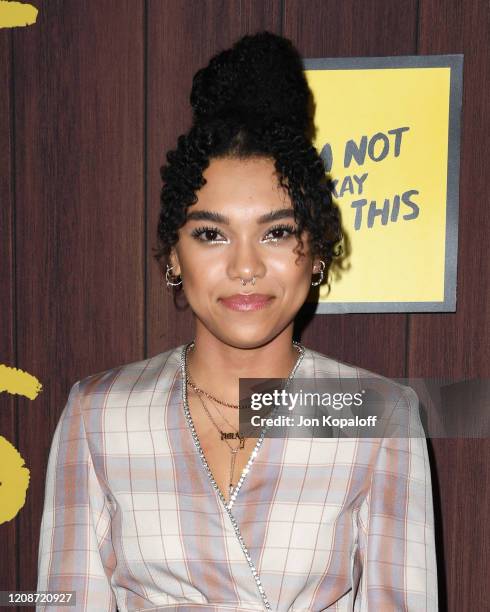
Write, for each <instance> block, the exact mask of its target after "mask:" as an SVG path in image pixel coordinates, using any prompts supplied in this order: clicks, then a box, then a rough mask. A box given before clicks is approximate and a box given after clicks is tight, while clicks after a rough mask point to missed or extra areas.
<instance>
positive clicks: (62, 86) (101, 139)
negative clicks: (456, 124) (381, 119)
mask: <svg viewBox="0 0 490 612" xmlns="http://www.w3.org/2000/svg"><path fill="white" fill-rule="evenodd" d="M32 4H34V5H35V6H37V7H38V9H39V16H38V21H37V23H36V24H35V25H34V26H30V27H27V28H17V29H12V30H7V29H4V30H0V87H1V91H2V95H1V96H0V162H1V172H0V198H1V205H0V223H1V230H2V241H1V243H0V278H1V281H2V317H1V318H0V363H6V364H10V365H14V366H16V367H19V368H22V369H24V370H27V371H29V372H31V373H33V374H35V375H36V376H37V377H38V378H39V379H40V380H41V381H42V382H43V393H42V394H41V395H40V396H39V397H38V398H37V399H36V400H35V401H34V402H30V401H29V400H25V399H23V398H20V397H13V396H9V395H7V394H5V393H3V394H1V395H0V402H1V406H0V434H1V435H4V436H5V437H6V438H7V439H9V440H10V441H12V443H13V444H15V446H16V447H17V448H18V449H19V451H20V452H21V454H22V456H23V457H24V458H25V460H26V464H27V466H28V467H29V468H30V471H31V482H30V487H29V490H28V496H27V501H26V504H25V506H24V507H23V509H22V510H21V511H20V513H19V514H18V516H17V517H16V519H15V520H13V521H10V522H9V523H4V524H3V525H0V542H1V543H2V546H3V549H4V551H6V554H4V555H2V556H0V590H34V589H35V585H36V579H37V569H36V566H37V546H38V538H39V526H40V520H41V513H42V503H43V496H44V477H45V470H46V464H47V458H48V452H49V446H50V443H51V439H52V435H53V432H54V428H55V426H56V423H57V421H58V419H59V416H60V413H61V411H62V409H63V407H64V404H65V402H66V399H67V395H68V391H69V388H70V386H71V385H72V384H73V383H74V382H76V381H77V380H79V379H81V378H83V377H85V376H87V375H89V374H92V373H95V372H98V371H101V370H104V369H107V368H110V367H113V366H115V365H119V364H122V363H126V362H129V361H134V360H137V359H143V358H145V357H147V356H150V355H154V354H156V353H158V352H161V351H164V350H167V349H168V348H171V347H173V346H176V345H178V344H181V343H183V342H187V341H189V340H191V339H192V337H193V333H194V328H193V320H192V315H191V313H190V311H189V310H185V311H177V310H176V309H175V307H174V305H173V301H172V299H171V294H170V293H169V292H168V291H167V289H166V286H165V284H164V283H163V282H162V279H161V278H160V276H159V272H158V269H157V266H156V263H155V262H154V260H153V256H152V247H154V246H155V244H156V241H155V237H156V221H157V216H158V210H159V191H160V176H159V168H160V166H161V165H162V163H163V162H164V160H165V153H166V151H167V150H169V149H170V148H173V147H174V146H175V144H176V139H177V136H178V135H179V134H180V133H182V132H184V131H186V130H187V129H188V127H189V125H190V118H191V111H190V106H189V104H188V96H189V93H190V87H191V82H192V75H193V74H194V72H195V71H196V70H197V69H198V68H200V67H201V66H203V65H205V64H206V63H207V61H208V60H209V58H210V56H211V55H212V54H214V53H215V52H217V51H218V50H220V49H223V48H225V47H228V46H229V45H231V44H232V43H233V42H234V41H235V40H236V39H238V38H239V37H240V36H242V35H243V34H245V33H253V32H256V31H258V30H262V29H269V30H271V31H273V32H276V33H279V34H284V35H285V36H288V37H290V38H291V39H292V40H293V41H294V43H295V44H296V45H297V46H298V48H299V50H300V52H301V53H302V55H303V56H304V57H349V56H383V55H415V54H418V53H419V54H440V53H464V55H465V60H464V88H463V122H462V146H461V175H460V221H459V254H458V287H457V311H456V312H455V313H442V314H441V313H430V314H347V315H317V316H315V317H313V318H312V319H311V320H308V319H307V318H305V319H304V320H302V319H301V318H299V320H298V329H301V330H302V334H301V340H302V342H303V343H304V344H306V345H307V346H309V347H311V348H313V349H315V350H319V351H321V352H323V353H326V354H328V355H331V356H333V357H336V358H338V359H342V360H344V361H348V362H350V363H355V364H357V365H360V366H362V367H366V368H368V369H371V370H374V371H377V372H380V373H382V374H384V375H386V376H392V377H403V376H426V377H429V376H439V375H441V376H442V375H444V376H448V377H454V378H478V377H481V378H483V377H487V378H488V377H489V369H490V368H489V363H490V348H489V342H488V338H489V329H488V327H489V317H488V304H489V302H490V293H489V292H490V289H489V283H488V280H489V275H490V269H489V267H490V264H489V257H488V249H487V236H488V235H489V232H490V227H489V215H488V213H487V207H488V202H487V199H488V198H487V183H486V177H487V175H488V172H489V167H488V159H489V150H488V140H485V130H486V132H487V133H488V118H487V116H488V112H487V113H486V112H485V111H486V110H487V109H486V108H485V106H486V104H485V103H486V100H487V99H488V91H489V90H488V85H489V62H488V48H487V35H488V27H489V9H488V3H487V2H486V1H485V0H466V1H465V2H461V0H343V1H342V2H338V1H334V0H309V1H308V2H306V1H304V0H192V1H191V0H187V1H184V0H146V1H144V0H104V1H103V2H100V1H96V0H89V1H87V2H83V3H81V2H77V1H76V0H64V1H63V0H49V1H45V2H41V1H40V0H32ZM334 95H335V93H334ZM429 452H430V455H431V462H432V470H433V480H434V496H435V497H434V501H435V512H436V520H437V526H438V527H437V529H438V549H439V560H438V563H439V584H440V594H439V597H440V609H441V610H449V611H456V610H457V611H459V610H486V609H490V600H489V595H488V588H487V581H488V575H489V574H490V571H489V570H490V567H489V555H488V552H487V551H488V548H489V546H490V539H489V527H488V523H487V521H486V518H487V516H486V514H487V511H488V508H489V507H490V494H489V491H490V486H489V485H490V483H489V480H490V476H489V473H490V470H489V469H488V467H489V460H490V445H489V443H488V440H469V441H468V440H467V441H463V440H441V439H437V440H436V439H434V440H430V441H429ZM22 609H24V610H25V608H22Z"/></svg>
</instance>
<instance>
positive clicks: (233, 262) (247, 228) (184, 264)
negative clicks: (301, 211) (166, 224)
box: [171, 158, 317, 348]
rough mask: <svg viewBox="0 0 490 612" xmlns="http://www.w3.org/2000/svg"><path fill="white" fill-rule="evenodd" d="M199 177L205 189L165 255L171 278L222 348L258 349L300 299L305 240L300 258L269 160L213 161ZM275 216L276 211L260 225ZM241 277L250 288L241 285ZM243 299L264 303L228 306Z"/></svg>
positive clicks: (308, 263)
mask: <svg viewBox="0 0 490 612" xmlns="http://www.w3.org/2000/svg"><path fill="white" fill-rule="evenodd" d="M203 176H204V178H205V179H206V181H207V183H206V185H204V187H202V188H201V189H200V190H199V191H198V192H197V194H196V195H197V197H198V201H197V202H196V204H193V205H192V206H190V207H189V208H188V210H187V221H186V223H185V225H184V226H183V227H181V228H180V230H179V241H178V243H177V244H176V245H175V247H174V249H173V252H172V256H171V265H175V267H174V269H173V270H172V274H181V275H182V282H183V289H184V292H185V296H186V298H187V300H188V302H189V304H190V306H191V308H192V310H193V312H194V314H195V315H196V317H197V321H196V324H197V325H203V326H204V327H205V328H206V329H207V330H208V331H209V332H210V333H211V334H212V335H213V336H215V337H216V338H218V339H220V340H221V341H222V342H224V343H226V344H228V345H231V346H236V347H239V348H252V347H254V346H260V345H262V344H265V343H267V342H268V341H270V340H272V339H273V338H275V337H276V336H277V335H278V334H280V333H281V332H283V331H284V330H285V329H286V328H287V326H288V325H289V324H290V323H292V321H293V320H294V317H295V315H296V313H297V312H298V310H299V309H300V308H301V306H302V305H303V303H304V301H305V299H306V296H307V294H308V291H309V288H310V283H311V275H312V271H313V260H312V258H311V256H310V254H309V250H308V240H307V234H306V232H304V233H303V235H302V239H303V252H304V253H305V256H302V257H299V256H298V253H295V252H294V249H295V247H297V246H298V242H297V239H296V237H295V236H294V235H293V234H292V232H293V231H294V229H295V228H296V227H297V225H296V223H295V221H294V217H293V207H292V203H291V199H290V198H289V195H288V194H287V192H286V191H285V190H283V189H282V188H281V187H280V186H279V185H278V180H277V177H276V175H275V168H274V162H273V161H272V160H270V159H263V158H253V159H248V160H237V159H231V158H225V159H213V160H212V161H211V162H210V165H209V166H208V168H206V170H205V171H204V174H203ZM277 211H283V212H282V213H280V214H279V215H278V216H277V217H275V218H274V219H270V218H265V217H266V216H267V215H270V214H271V213H277ZM263 217H264V218H263ZM316 271H317V270H316V269H315V272H316ZM253 276H255V285H252V282H251V280H252V277H253ZM242 278H243V279H244V280H248V281H249V282H247V283H246V284H245V285H242V284H241V281H240V279H242ZM244 293H248V294H250V293H255V294H262V296H263V297H264V298H267V300H266V301H265V302H261V303H259V304H258V305H255V306H250V305H247V304H245V305H243V304H240V299H241V298H240V296H238V298H237V299H236V300H231V302H233V303H231V302H230V300H229V299H228V300H227V298H230V296H236V295H237V294H244Z"/></svg>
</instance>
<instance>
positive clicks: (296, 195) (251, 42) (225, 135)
mask: <svg viewBox="0 0 490 612" xmlns="http://www.w3.org/2000/svg"><path fill="white" fill-rule="evenodd" d="M190 102H191V105H192V108H193V123H192V126H191V128H190V130H189V131H188V132H187V133H185V134H182V135H181V136H179V138H178V139H177V148H176V149H175V150H172V151H169V152H168V153H167V156H166V157H167V164H166V165H164V166H162V167H161V170H160V174H161V178H162V180H163V183H164V184H163V187H162V190H161V210H160V216H159V221H158V227H157V238H158V248H157V249H156V252H155V254H154V257H155V259H156V260H157V261H158V262H159V264H160V266H161V271H162V274H165V271H164V266H165V264H166V263H168V260H169V256H170V252H171V249H172V247H173V246H174V245H175V244H176V243H177V242H178V230H179V229H180V228H181V227H182V226H183V225H184V224H185V222H186V214H187V208H188V207H189V206H191V205H192V204H195V203H196V202H197V195H196V192H197V191H198V190H199V189H200V188H201V187H203V185H205V183H206V179H205V178H204V177H203V172H204V170H205V169H206V168H207V167H208V166H209V163H210V161H211V160H212V159H219V158H236V159H244V160H245V159H250V158H266V159H271V160H273V161H274V165H275V170H276V174H277V176H278V183H279V185H280V186H281V187H283V188H284V189H285V190H287V192H288V194H289V196H290V198H291V202H292V204H293V210H294V218H295V221H296V223H297V229H296V237H297V240H298V243H299V245H300V247H301V249H302V247H303V242H302V240H301V235H302V233H303V230H306V235H307V236H308V241H309V248H310V252H311V254H312V256H313V257H315V256H319V257H320V258H321V259H323V260H324V261H325V264H326V266H325V270H326V271H328V268H329V267H330V265H331V263H332V260H333V259H334V258H335V257H339V256H340V255H341V253H342V246H341V244H340V242H341V240H342V238H343V234H342V229H341V223H340V215H339V210H338V208H337V206H336V205H335V203H334V202H333V200H332V194H331V186H330V182H329V180H328V179H327V176H326V173H325V166H324V163H323V160H322V158H321V157H320V155H319V154H318V152H317V150H316V149H315V147H314V146H313V145H312V142H311V138H310V136H309V134H310V133H312V132H311V130H312V126H313V120H312V117H311V115H310V110H309V109H310V108H311V92H310V90H309V87H308V84H307V81H306V77H305V75H304V70H303V64H302V60H301V56H300V55H299V53H298V51H297V50H296V49H295V48H294V46H293V44H292V43H291V41H290V40H288V39H287V38H284V37H281V36H278V35H275V34H272V33H270V32H267V31H264V32H259V33H257V34H255V35H247V36H244V37H243V38H241V39H240V40H239V41H238V42H236V43H235V45H233V47H232V48H231V49H227V50H225V51H222V52H220V53H218V54H217V55H215V56H214V57H213V58H212V59H211V60H210V62H209V64H208V66H207V67H206V68H202V69H200V70H199V71H198V72H197V73H196V74H195V75H194V79H193V85H192V91H191V96H190ZM301 254H302V253H301ZM326 276H327V275H325V278H326ZM178 287H179V289H180V287H181V285H179V286H178Z"/></svg>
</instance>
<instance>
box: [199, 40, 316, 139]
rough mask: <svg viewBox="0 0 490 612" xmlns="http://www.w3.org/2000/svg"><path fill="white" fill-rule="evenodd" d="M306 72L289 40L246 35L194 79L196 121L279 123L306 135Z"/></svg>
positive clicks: (307, 91)
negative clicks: (218, 120)
mask: <svg viewBox="0 0 490 612" xmlns="http://www.w3.org/2000/svg"><path fill="white" fill-rule="evenodd" d="M303 70H304V67H303V63H302V59H301V56H300V55H299V53H298V51H297V50H296V48H295V47H294V46H293V44H292V42H291V41H290V40H288V39H287V38H284V37H282V36H278V35H276V34H272V33H271V32H267V31H264V32H259V33H258V34H254V35H247V36H244V37H243V38H241V39H240V40H239V41H238V42H236V43H235V44H234V45H233V47H231V49H226V50H225V51H222V52H220V53H218V54H216V55H215V56H214V57H212V59H211V60H210V62H209V64H208V65H207V66H206V67H205V68H202V69H201V70H199V71H198V72H197V73H196V74H195V76H194V79H193V84H192V91H191V96H190V102H191V105H192V107H193V122H194V124H196V123H201V122H205V121H211V120H215V119H223V120H230V121H233V122H237V121H238V122H243V123H245V124H248V125H251V124H256V123H259V124H268V123H270V122H272V121H279V122H282V123H285V124H287V125H289V126H291V127H293V128H295V129H297V130H299V131H301V132H302V133H306V132H307V131H308V129H309V127H310V117H309V112H308V109H309V100H310V90H309V87H308V83H307V80H306V77H305V74H304V72H303Z"/></svg>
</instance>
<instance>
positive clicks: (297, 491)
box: [36, 345, 437, 612]
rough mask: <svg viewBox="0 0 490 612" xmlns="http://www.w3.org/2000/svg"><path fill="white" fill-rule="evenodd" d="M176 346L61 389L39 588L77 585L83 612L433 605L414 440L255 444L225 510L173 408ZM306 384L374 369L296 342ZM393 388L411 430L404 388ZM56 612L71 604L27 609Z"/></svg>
mask: <svg viewBox="0 0 490 612" xmlns="http://www.w3.org/2000/svg"><path fill="white" fill-rule="evenodd" d="M184 346H185V345H181V346H179V347H177V348H175V349H171V350H169V351H166V352H164V353H160V354H158V355H156V356H154V357H151V358H149V359H144V360H142V361H138V362H135V363H130V364H125V365H122V366H119V367H115V368H113V369H110V370H108V371H105V372H102V373H99V374H95V375H92V376H89V377H87V378H85V379H83V380H81V381H79V382H77V383H76V384H74V385H73V387H72V388H71V391H70V394H69V397H68V401H67V404H66V406H65V408H64V410H63V412H62V414H61V417H60V420H59V422H58V425H57V427H56V430H55V432H54V436H53V441H52V446H51V450H50V455H49V462H48V469H47V476H46V490H45V501H44V511H43V516H42V523H41V531H40V545H39V558H38V584H37V590H38V591H43V590H55V591H66V590H74V591H76V606H75V610H90V611H91V612H102V611H106V610H107V611H114V610H116V606H117V608H118V609H119V610H120V611H121V612H126V611H136V610H167V611H170V610H179V612H186V611H188V610H189V611H190V610H195V609H199V610H201V611H202V612H211V611H213V612H217V611H223V612H225V611H229V612H231V611H252V610H254V611H258V610H264V609H266V610H267V609H268V610H275V611H278V612H300V611H301V612H306V611H308V612H318V611H320V610H337V611H341V610H342V611H347V610H349V611H352V610H353V611H355V612H364V611H369V612H384V611H386V612H388V611H402V610H409V611H410V612H415V611H417V612H422V611H433V610H437V573H436V556H435V545H434V521H433V506H432V489H431V477H430V470H429V461H428V455H427V445H426V441H425V439H424V438H423V437H417V438H416V437H400V438H393V437H392V438H388V437H385V438H312V439H306V438H285V439H284V438H272V437H267V436H266V437H265V438H264V439H263V443H262V445H261V447H260V449H259V450H258V452H257V454H256V457H255V460H254V462H253V464H252V466H251V469H250V470H249V472H248V473H247V475H246V478H245V479H244V481H243V484H242V486H241V489H240V490H239V492H238V495H237V498H236V500H235V501H234V503H233V505H232V506H231V508H229V507H227V505H226V503H225V502H224V498H222V497H220V495H219V494H218V493H217V491H216V489H215V487H214V486H213V484H212V477H210V475H209V474H208V472H207V471H206V469H205V459H204V460H203V458H202V457H201V456H200V454H199V453H198V446H197V444H196V443H195V439H194V437H193V436H192V435H191V429H190V425H189V422H188V420H187V418H186V415H185V413H184V407H183V400H182V387H183V385H182V373H181V363H180V360H181V353H182V350H183V348H184ZM319 376H321V377H334V378H335V377H338V378H342V377H349V378H353V377H356V376H357V377H359V379H362V377H363V376H369V377H373V376H376V374H373V373H372V372H368V371H367V370H362V369H360V368H356V367H354V366H352V365H349V364H346V363H342V362H339V361H336V360H334V359H331V358H329V357H327V356H325V355H322V354H321V353H318V352H316V351H313V350H311V349H308V348H305V354H304V357H303V359H302V361H301V363H300V365H299V367H298V369H297V371H296V374H295V378H311V377H319ZM380 378H383V377H380ZM384 380H387V379H384ZM392 384H393V385H396V384H397V383H394V382H393V383H392ZM397 386H398V387H399V388H400V389H401V393H399V396H400V399H399V401H398V404H397V410H399V411H400V413H404V414H405V416H406V417H407V422H408V423H409V425H410V428H411V429H412V430H420V431H422V429H421V423H420V417H419V414H418V399H417V396H416V394H415V392H413V391H412V390H411V389H410V388H409V387H405V386H402V385H397ZM58 608H59V610H62V611H66V610H70V609H73V608H66V607H61V606H58V607H56V606H54V605H38V606H37V608H36V609H37V610H44V609H49V610H53V609H56V610H58Z"/></svg>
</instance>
